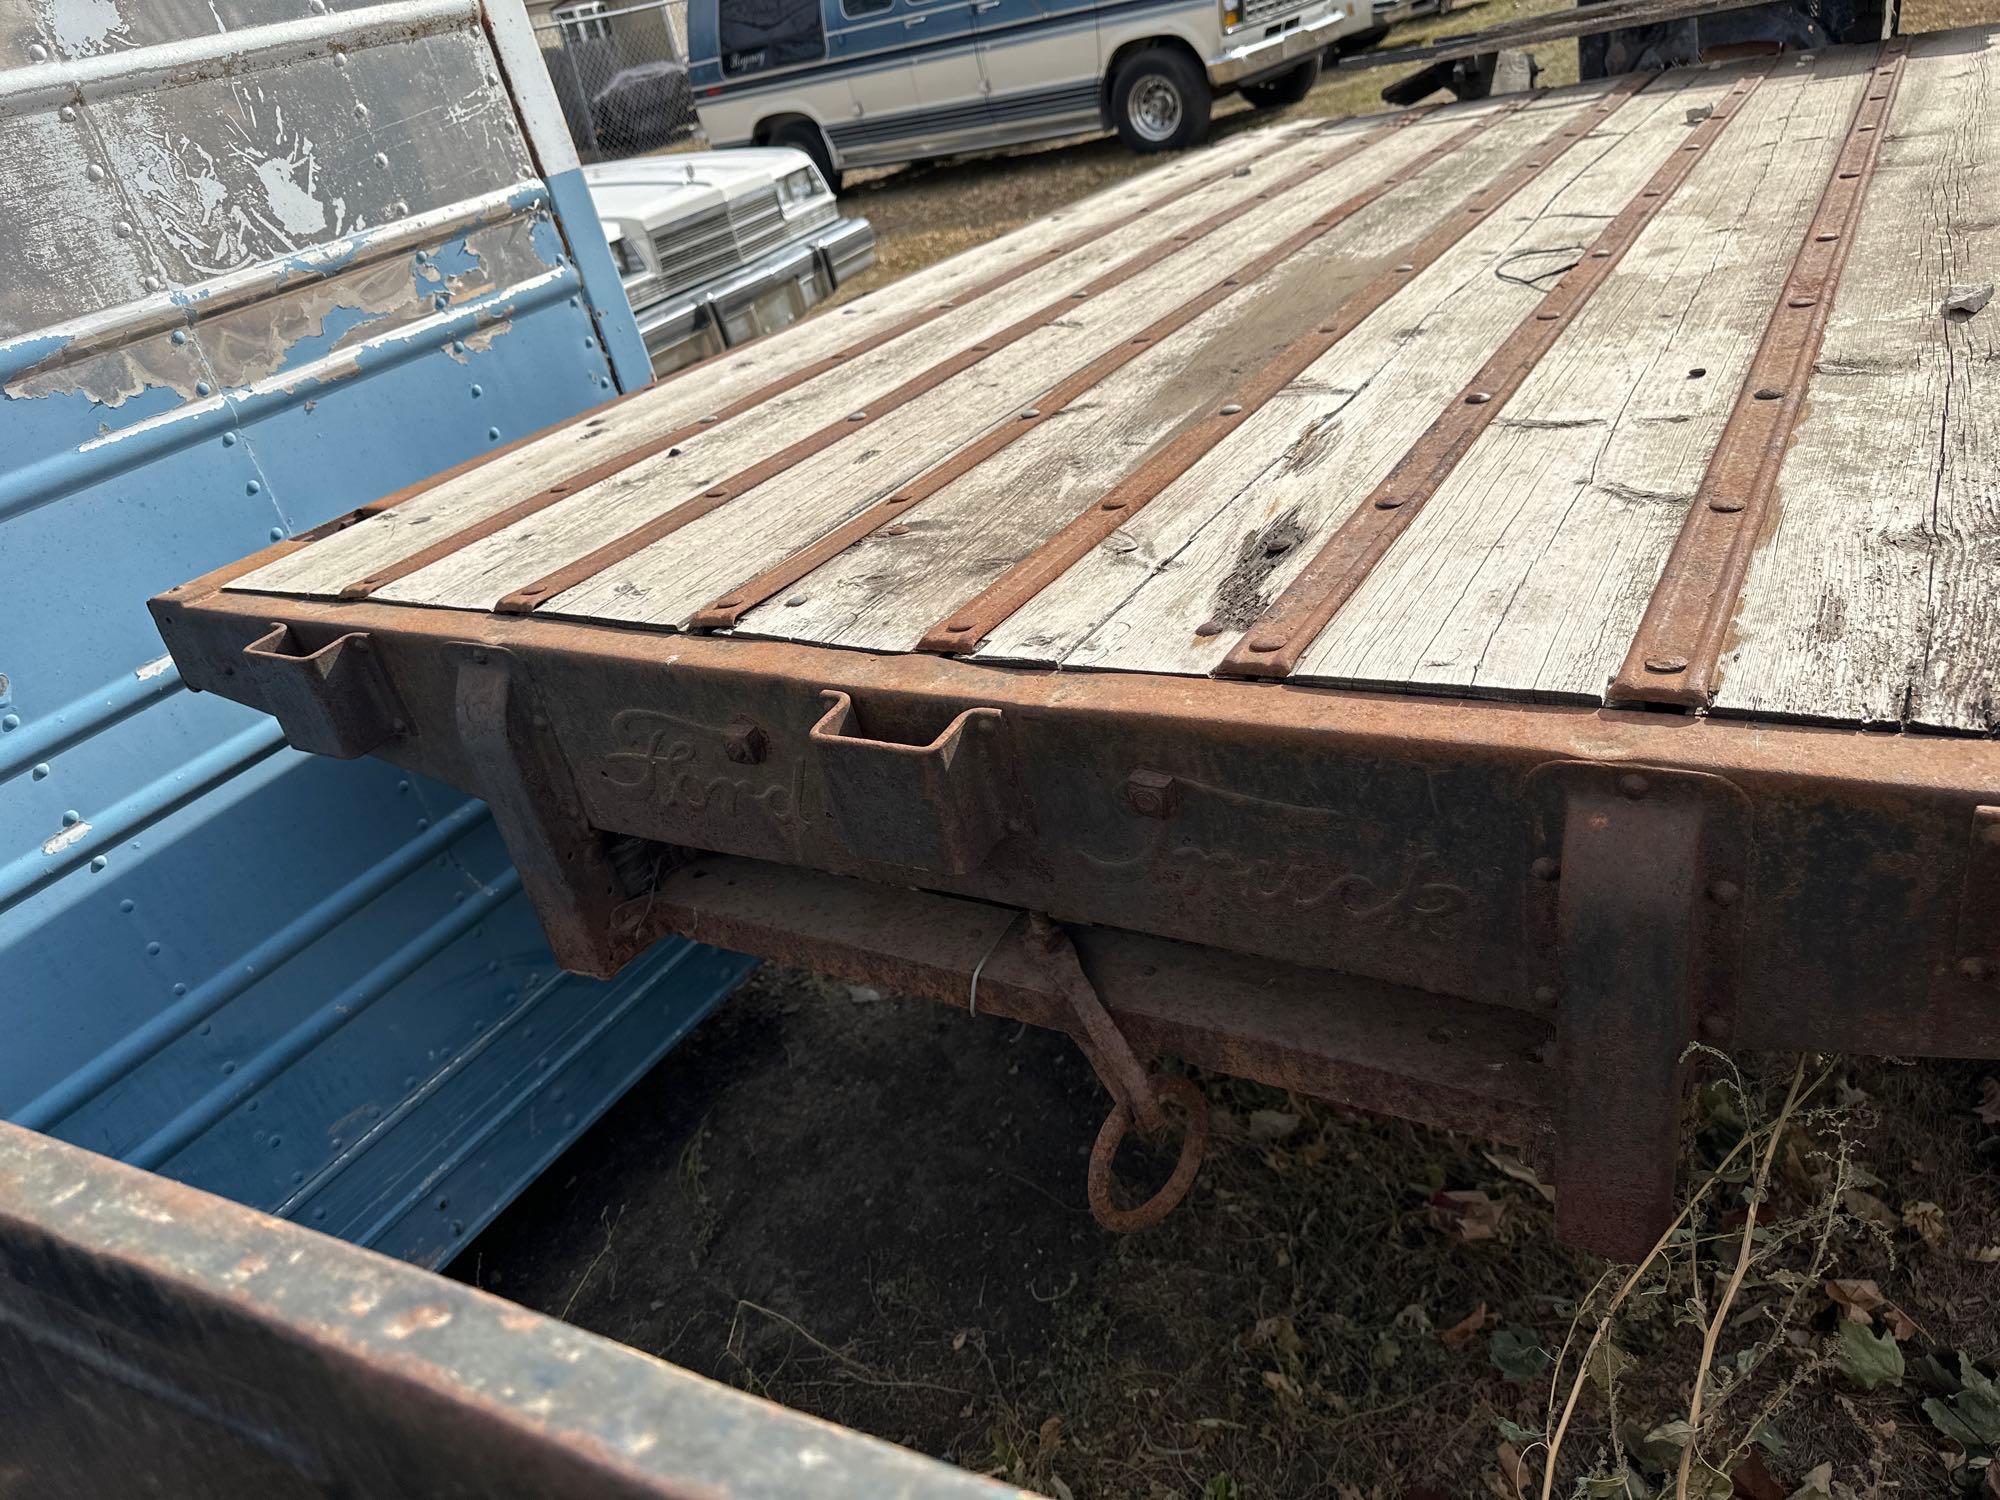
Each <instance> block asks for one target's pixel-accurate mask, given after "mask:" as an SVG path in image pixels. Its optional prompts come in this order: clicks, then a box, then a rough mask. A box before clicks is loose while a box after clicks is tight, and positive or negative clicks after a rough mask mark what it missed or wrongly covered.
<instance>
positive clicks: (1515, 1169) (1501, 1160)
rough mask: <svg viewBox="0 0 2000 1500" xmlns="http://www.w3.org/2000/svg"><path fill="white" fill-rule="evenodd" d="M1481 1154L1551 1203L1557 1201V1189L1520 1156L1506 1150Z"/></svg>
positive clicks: (1506, 1174) (1507, 1174)
mask: <svg viewBox="0 0 2000 1500" xmlns="http://www.w3.org/2000/svg"><path fill="white" fill-rule="evenodd" d="M1479 1154H1480V1155H1481V1156H1483V1157H1485V1158H1486V1159H1487V1160H1488V1161H1490V1162H1492V1163H1493V1165H1494V1166H1496V1167H1498V1168H1499V1169H1500V1171H1501V1172H1502V1174H1504V1175H1505V1176H1508V1177H1511V1178H1513V1179H1514V1180H1515V1181H1516V1182H1519V1183H1522V1184H1524V1185H1526V1186H1528V1187H1531V1188H1533V1189H1534V1190H1535V1191H1536V1192H1537V1193H1540V1194H1541V1195H1542V1197H1543V1198H1544V1199H1545V1200H1547V1201H1548V1202H1550V1203H1553V1202H1555V1201H1556V1190H1555V1189H1554V1188H1552V1187H1550V1186H1549V1185H1548V1184H1547V1183H1546V1182H1544V1181H1542V1179H1541V1178H1540V1177H1538V1176H1536V1175H1535V1169H1534V1168H1533V1167H1531V1166H1529V1165H1528V1164H1527V1163H1526V1162H1524V1161H1522V1160H1521V1159H1520V1158H1519V1157H1518V1156H1510V1155H1509V1154H1508V1153H1506V1152H1505V1151H1482V1152H1480V1153H1479Z"/></svg>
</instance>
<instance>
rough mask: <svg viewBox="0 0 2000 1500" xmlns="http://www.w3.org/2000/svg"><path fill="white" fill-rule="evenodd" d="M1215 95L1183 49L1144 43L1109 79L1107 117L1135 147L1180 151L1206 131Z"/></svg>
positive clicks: (1130, 146) (1144, 150) (1119, 135)
mask: <svg viewBox="0 0 2000 1500" xmlns="http://www.w3.org/2000/svg"><path fill="white" fill-rule="evenodd" d="M1214 102H1215V94H1214V91H1213V90H1212V89H1210V88H1209V86H1208V77H1207V75H1206V74H1205V73H1203V72H1202V70H1201V68H1200V67H1199V66H1198V65H1197V64H1196V63H1195V61H1194V59H1193V58H1191V57H1189V56H1188V55H1187V54H1186V53H1184V52H1178V51H1175V50H1173V49H1171V48H1167V47H1147V48H1146V49H1144V50H1143V51H1140V52H1135V53H1133V54H1132V55H1131V56H1130V57H1128V58H1126V59H1125V61H1123V62H1122V63H1120V64H1119V65H1118V71H1117V73H1116V74H1115V75H1114V76H1113V77H1112V80H1111V121H1112V123H1113V124H1114V125H1116V126H1117V127H1118V139H1119V140H1121V141H1123V142H1124V143H1125V145H1126V147H1127V148H1128V149H1130V150H1133V151H1139V152H1149V151H1182V150H1185V149H1186V148H1187V147H1189V146H1192V145H1194V144H1195V143H1196V142H1198V141H1200V140H1201V139H1202V138H1203V137H1204V136H1206V135H1207V134H1208V112H1209V108H1210V106H1211V105H1213V104H1214Z"/></svg>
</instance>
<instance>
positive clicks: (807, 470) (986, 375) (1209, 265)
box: [408, 105, 1502, 625]
mask: <svg viewBox="0 0 2000 1500" xmlns="http://www.w3.org/2000/svg"><path fill="white" fill-rule="evenodd" d="M1501 107H1502V106H1498V105H1491V106H1482V107H1481V108H1482V109H1483V110H1488V111H1491V110H1495V109H1498V108H1501ZM1471 117H1472V116H1470V115H1465V116H1461V117H1460V118H1459V125H1458V126H1443V125H1441V124H1440V123H1439V122H1438V120H1437V119H1436V118H1433V119H1432V120H1426V121H1422V122H1419V123H1418V124H1416V125H1413V126H1410V127H1409V128H1407V129H1404V130H1401V131H1399V132H1397V133H1396V134H1394V135H1392V136H1390V137H1388V138H1387V139H1384V140H1381V141H1378V142H1377V143H1376V144H1374V145H1373V146H1371V147H1369V148H1368V149H1367V151H1366V152H1364V153H1363V154H1362V155H1361V156H1358V157H1354V158H1351V159H1349V160H1348V161H1347V162H1345V163H1344V164H1342V165H1340V166H1338V167H1335V168H1333V169H1331V170H1329V171H1326V172H1323V173H1321V174H1319V175H1318V176H1316V177H1314V178H1313V179H1311V180H1309V181H1307V182H1304V183H1301V184H1299V185H1298V186H1296V187H1294V188H1292V189H1291V190H1290V191H1289V192H1286V193H1284V194H1281V195H1279V196H1278V197H1276V198H1273V199H1272V200H1270V201H1269V202H1265V203H1260V204H1258V205H1257V206H1256V207H1255V209H1254V210H1253V211H1252V212H1250V213H1247V214H1245V215H1244V216H1243V217H1242V218H1239V219H1237V220H1235V221H1233V222H1232V223H1231V224H1229V225H1228V226H1227V227H1226V228H1225V229H1221V230H1218V231H1217V232H1216V233H1214V234H1211V235H1209V236H1208V237H1206V238H1205V239H1201V240H1197V241H1195V242H1193V243H1191V244H1189V245H1188V246H1186V247H1185V248H1184V249H1182V250H1179V251H1177V252H1176V253H1175V254H1173V255H1172V256H1170V257H1168V258H1167V259H1165V260H1163V261H1161V262H1160V263H1159V264H1157V265H1155V266H1153V267H1151V268H1150V269H1148V270H1146V271H1144V272H1141V273H1140V274H1139V275H1137V276H1135V277H1133V278H1132V279H1131V280H1129V281H1126V282H1123V283H1121V284H1119V285H1116V286H1113V287H1111V288H1109V289H1107V290H1106V291H1104V292H1103V293H1102V294H1101V295H1098V296H1094V297H1091V298H1088V299H1086V300H1083V301H1079V302H1077V303H1075V304H1074V310H1073V311H1070V312H1066V313H1065V314H1064V315H1063V316H1062V317H1061V318H1059V319H1057V320H1056V321H1055V322H1053V323H1050V324H1048V325H1046V326H1044V327H1042V328H1039V329H1037V330H1035V331H1034V332H1033V333H1031V334H1029V335H1028V336H1027V337H1025V338H1023V339H1021V340H1020V341H1019V342H1018V343H1015V344H1013V345H1011V346H1009V347H1006V348H1003V349H1000V350H998V351H997V352H995V353H993V354H992V355H991V356H989V357H988V358H986V359H984V360H982V361H981V362H980V363H979V364H977V365H974V366H973V367H971V368H970V369H968V370H966V371H964V372H963V373H962V374H959V375H958V376H956V377H955V378H953V379H951V380H949V381H947V382H945V383H944V384H943V385H941V386H938V387H937V388H935V389H933V390H931V391H929V392H927V393H925V394H923V395H921V396H919V397H917V398H916V399H915V400H913V401H911V402H910V403H909V404H908V405H906V406H904V407H901V408H899V409H897V410H893V411H891V412H890V413H889V414H888V415H886V416H885V417H883V418H882V419H881V420H879V421H876V422H873V423H870V424H869V425H867V426H866V427H863V428H861V429H859V430H857V431H856V432H855V434H854V435H853V436H852V437H850V438H847V439H845V440H844V441H841V442H838V443H836V444H834V445H833V446H832V447H829V448H827V449H825V450H824V451H822V452H820V453H817V454H815V455H813V456H811V457H809V458H807V459H805V460H804V461H803V462H801V463H799V464H797V465H796V466H794V467H793V468H791V469H789V470H787V471H786V472H784V473H783V474H780V475H777V476H775V477H774V478H772V479H770V480H768V481H766V482H765V483H763V484H761V485H759V486H757V487H756V488H754V489H752V490H750V491H748V492H747V493H745V494H743V495H741V496H739V497H738V498H736V499H734V500H731V501H730V502H729V503H728V504H726V505H724V506H723V507H722V508H721V509H719V510H717V511H715V512H714V513H712V514H710V515H708V516H705V517H703V518H701V519H699V520H696V521H694V522H692V523H691V524H689V525H687V526H686V527H684V528H682V529H681V530H680V531H678V532H676V533H674V534H672V535H669V536H667V537H665V538H663V539H662V540H660V541H658V542H656V543H655V544H653V545H652V546H651V547H648V548H646V549H645V550H644V551H642V552H640V553H638V554H636V555H635V556H633V557H630V558H627V559H625V560H624V561H623V562H621V563H619V564H618V565H617V566H615V567H613V568H610V569H607V570H606V571H605V572H604V573H601V574H599V575H598V576H596V577H595V578H593V579H591V580H590V581H588V582H586V583H584V584H582V585H580V586H578V587H576V588H574V589H572V590H570V591H569V592H568V593H567V594H565V595H562V596H559V597H557V598H555V599H552V600H550V601H549V602H548V604H547V605H545V606H544V609H545V611H553V612H556V613H561V614H569V615H579V616H590V617H599V618H606V619H619V620H630V621H637V622H642V623H648V624H665V625H673V624H677V623H679V622H680V621H683V620H685V619H686V618H687V617H688V616H689V615H690V614H692V613H693V611H694V610H695V609H697V608H699V607H700V606H701V605H703V604H706V603H707V602H708V601H709V600H711V599H713V598H714V597H716V595H717V594H718V593H719V592H720V591H722V590H724V589H726V588H728V587H729V586H730V585H731V584H734V583H737V582H740V581H741V580H743V579H744V578H747V577H749V576H751V575H752V574H754V573H756V572H758V571H759V570H760V569H762V568H764V567H766V566H768V565H769V564H771V563H772V562H775V561H776V560H777V559H778V558H780V557H782V556H784V555H786V554H787V553H789V552H790V551H791V550H792V548H794V547H796V546H797V545H799V544H800V543H801V542H804V541H808V540H810V539H811V538H812V537H814V536H817V535H818V534H820V533H821V532H822V531H824V530H826V529H827V528H828V527H830V526H832V525H834V524H836V523H838V522H839V521H841V520H843V519H845V518H846V517H847V516H848V515H851V514H853V512H854V511H856V510H859V509H861V508H862V507H864V506H866V505H868V504H871V503H873V502H874V501H875V500H876V499H878V498H880V497H882V496H884V495H886V494H888V493H889V492H890V491H891V490H892V489H893V488H894V487H895V486H896V485H898V484H901V483H902V482H904V481H905V480H907V479H908V478H910V477H911V476H912V475H914V474H917V473H919V472H921V471H922V470H923V469H924V468H926V467H928V466H929V465H930V464H933V463H935V462H937V461H939V460H940V459H942V458H943V457H945V456H946V455H947V454H949V453H950V452H952V451H953V450H955V449H956V448H957V447H959V446H960V445H962V444H964V443H966V442H968V441H970V440H972V439H973V438H975V437H977V436H978V435H979V434H981V433H982V432H984V431H986V430H987V429H988V428H990V427H992V426H994V425H996V424H998V423H1000V422H1004V421H1012V420H1016V419H1017V416H1018V413H1019V411H1020V410H1021V409H1022V407H1023V406H1024V405H1026V404H1028V403H1030V402H1031V401H1032V400H1033V399H1034V398H1035V397H1036V396H1037V395H1038V394H1039V393H1040V392H1041V391H1043V390H1045V389H1046V388H1047V387H1048V386H1049V384H1050V383H1051V382H1052V381H1054V380H1056V379H1059V378H1060V377H1061V376H1062V375H1064V374H1066V373H1067V372H1068V371H1070V370H1072V369H1075V368H1077V367H1078V366H1080V365H1082V364H1085V363H1087V362H1088V361H1089V360H1091V359H1092V358H1094V357H1096V356H1097V355H1098V354H1101V353H1103V352H1104V351H1105V350H1106V349H1108V348H1110V347H1111V346H1113V345H1115V344H1118V343H1120V342H1122V341H1123V340H1124V339H1125V338H1126V337H1127V336H1128V335H1129V334H1130V333H1131V332H1133V330H1134V329H1135V328H1137V327H1139V326H1141V325H1142V324H1143V323H1144V322H1146V321H1148V320H1150V319H1152V318H1154V317H1157V316H1159V315H1160V314H1161V313H1162V312H1164V311H1165V310H1167V309H1168V308H1170V307H1172V306H1174V305H1176V304H1177V303H1180V302H1182V301H1185V300H1187V299H1188V298H1190V297H1193V296H1195V295H1197V294H1198V293H1200V292H1201V291H1202V290H1204V289H1206V288H1208V287H1210V286H1212V285H1213V284H1214V283H1215V282H1217V281H1218V280H1220V279H1221V278H1223V277H1225V276H1227V275H1229V274H1230V273H1231V272H1233V271H1235V270H1236V269H1237V268H1238V267H1240V266H1241V265H1242V264H1243V263H1244V262H1245V261H1246V260H1248V259H1250V258H1251V257H1253V256H1255V255H1256V254H1257V253H1258V252H1260V251H1262V250H1264V249H1266V248H1268V247H1270V246H1272V245H1275V244H1277V243H1279V242H1280V241H1282V240H1284V239H1285V238H1286V237H1287V236H1289V235H1290V234H1292V233H1293V232H1294V231H1296V230H1299V229H1302V228H1303V227H1304V226H1306V225H1307V224H1309V223H1311V222H1312V221H1313V220H1314V219H1316V218H1318V217H1319V216H1320V215H1321V214H1323V213H1325V212H1326V211H1327V210H1328V209H1329V208H1331V207H1333V206H1334V205H1335V204H1337V203H1339V202H1340V201H1342V200H1343V199H1345V198H1346V197H1348V196H1350V195H1351V194H1352V193H1353V192H1354V191H1355V190H1356V188H1357V187H1359V186H1361V185H1362V184H1363V183H1366V182H1368V181H1370V180H1373V179H1374V178H1375V177H1377V176H1380V175H1383V174H1386V173H1389V172H1392V171H1394V170H1395V169H1397V168H1398V167H1399V166H1400V165H1401V164H1402V163H1404V162H1407V161H1408V160H1410V159H1411V158H1412V157H1413V156H1415V155H1417V154H1419V153H1420V152H1421V151H1422V150H1423V149H1424V148H1425V143H1426V141H1427V140H1428V139H1429V138H1430V132H1432V131H1435V130H1437V129H1440V128H1444V129H1456V128H1460V127H1461V126H1462V125H1463V123H1464V120H1466V119H1469V118H1471ZM1059 285H1060V284H1058V288H1049V289H1045V291H1047V290H1057V289H1059ZM943 352H944V351H942V350H940V351H939V353H940V354H942V353H943ZM792 435H793V434H791V433H787V434H786V436H787V437H790V436H792ZM604 488H605V490H607V491H609V490H611V489H612V488H613V486H605V487H604ZM699 488H700V486H698V485H697V486H694V487H692V488H689V487H682V488H681V489H680V490H679V492H678V493H675V492H670V491H660V492H654V493H635V494H633V495H632V498H631V499H630V500H629V501H627V502H625V503H623V504H620V503H619V502H617V501H607V500H605V499H600V500H599V501H598V502H597V504H596V505H595V506H592V507H582V506H579V507H575V508H572V509H570V510H569V511H568V513H567V514H566V515H565V517H564V525H565V529H564V531H563V532H562V534H561V535H560V536H559V537H558V536H556V535H553V534H552V533H551V532H550V530H549V529H548V528H546V527H545V528H543V529H541V530H540V531H539V532H538V533H537V536H536V538H535V540H534V543H533V547H534V551H535V554H536V557H537V560H538V561H540V562H543V563H545V564H546V565H547V566H544V567H540V568H538V569H536V570H534V571H532V572H529V573H527V574H526V575H525V576H523V577H519V578H513V579H505V578H502V577H501V576H500V575H498V574H488V575H486V577H485V579H484V581H483V582H482V584H481V587H485V586H486V584H488V583H496V582H497V583H504V584H505V585H506V586H507V587H516V586H519V585H520V584H522V583H526V582H529V581H532V580H533V579H534V578H535V577H538V576H540V575H541V574H542V573H545V572H546V571H548V568H549V567H553V566H555V565H558V564H560V563H562V562H565V561H567V560H568V559H569V558H571V557H576V556H581V555H582V554H583V553H585V552H587V551H589V550H590V549H591V548H592V547H595V546H598V545H600V544H602V543H603V542H606V541H609V540H610V539H611V538H613V537H615V536H618V535H620V534H622V533H623V532H624V531H626V530H628V529H629V528H630V527H632V526H635V525H637V524H639V523H640V522H642V521H644V520H646V519H647V518H648V517H650V516H651V515H654V514H657V513H659V512H660V511H663V510H666V509H668V508H669V507H670V506H672V505H674V504H677V503H679V502H680V501H682V500H684V499H686V498H687V496H688V495H689V494H691V493H696V492H698V491H699ZM614 505H616V506H618V508H617V509H616V510H614V509H613V508H612V507H613V506H614ZM554 515H555V512H554V511H551V512H550V516H551V517H553V516H554ZM496 540H498V539H497V538H496ZM467 559H468V561H477V560H475V559H472V558H471V555H470V553H468V554H467ZM509 566H512V563H511V561H510V562H509ZM421 577H422V575H414V576H413V577H412V579H410V580H408V582H411V583H415V582H417V581H418V579H420V578H421ZM453 587H454V588H455V589H458V588H459V587H460V586H459V585H458V584H456V583H454V585H453ZM505 591H506V588H504V587H503V588H502V589H500V590H499V591H498V593H504V592H505ZM498 593H494V594H489V595H488V598H489V599H490V598H495V597H498ZM453 597H454V598H459V597H466V595H465V594H463V593H462V592H460V593H454V595H453Z"/></svg>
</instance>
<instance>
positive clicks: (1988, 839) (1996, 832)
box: [1979, 815, 2000, 848]
mask: <svg viewBox="0 0 2000 1500" xmlns="http://www.w3.org/2000/svg"><path fill="white" fill-rule="evenodd" d="M1979 821H1980V825H1981V826H1980V829H1979V841H1980V842H1981V843H1982V844H1986V845H1989V846H1990V847H1993V848H2000V815H1995V816H1993V817H1990V818H1981V819H1980V820H1979Z"/></svg>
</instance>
